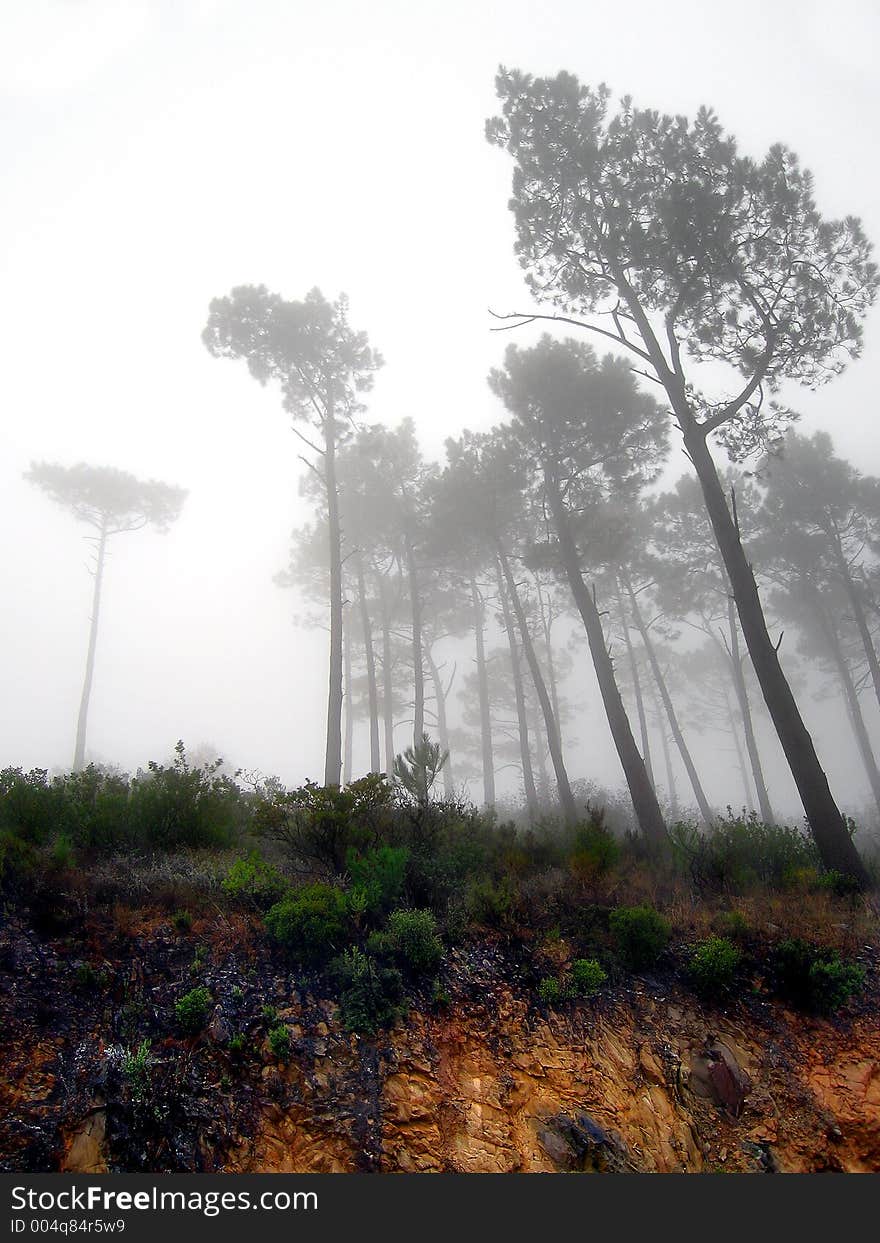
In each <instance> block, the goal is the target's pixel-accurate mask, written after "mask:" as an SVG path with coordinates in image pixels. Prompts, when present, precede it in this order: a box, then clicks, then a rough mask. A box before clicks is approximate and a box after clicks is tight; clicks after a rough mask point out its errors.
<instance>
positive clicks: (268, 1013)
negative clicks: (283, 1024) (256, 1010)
mask: <svg viewBox="0 0 880 1243" xmlns="http://www.w3.org/2000/svg"><path fill="white" fill-rule="evenodd" d="M260 1014H261V1015H262V1016H263V1018H264V1019H265V1020H266V1022H267V1023H274V1022H275V1020H276V1019H277V1018H278V1011H277V1010H276V1008H275V1006H261V1007H260Z"/></svg>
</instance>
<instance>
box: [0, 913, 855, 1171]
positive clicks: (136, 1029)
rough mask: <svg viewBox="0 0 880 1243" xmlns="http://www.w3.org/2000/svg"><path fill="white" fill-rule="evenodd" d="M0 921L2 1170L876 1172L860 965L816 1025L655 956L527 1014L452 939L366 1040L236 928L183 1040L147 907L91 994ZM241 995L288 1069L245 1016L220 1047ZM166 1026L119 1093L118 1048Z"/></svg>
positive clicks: (509, 987)
mask: <svg viewBox="0 0 880 1243" xmlns="http://www.w3.org/2000/svg"><path fill="white" fill-rule="evenodd" d="M4 938H5V941H4V945H3V947H2V959H0V961H2V965H3V971H2V977H0V988H2V993H0V1012H2V1020H3V1025H2V1035H0V1057H2V1059H3V1064H4V1066H5V1067H6V1068H7V1074H8V1080H7V1082H6V1084H5V1086H3V1087H2V1089H0V1091H2V1120H0V1152H2V1153H5V1154H6V1156H5V1158H4V1160H3V1162H2V1166H3V1168H6V1169H17V1170H35V1169H63V1170H73V1171H81V1172H100V1171H105V1170H111V1171H112V1170H123V1169H155V1170H170V1169H177V1170H180V1169H191V1170H223V1171H229V1172H244V1171H248V1172H270V1171H286V1172H321V1171H355V1170H360V1171H364V1170H368V1171H382V1172H386V1171H390V1172H395V1171H396V1172H401V1171H445V1170H453V1171H468V1172H481V1171H490V1172H508V1171H553V1170H585V1171H603V1170H614V1171H617V1170H633V1171H661V1172H671V1171H681V1172H699V1171H705V1170H709V1171H725V1170H726V1171H730V1172H734V1171H759V1170H763V1171H768V1172H769V1171H783V1172H792V1171H813V1170H841V1171H868V1170H878V1169H880V1032H878V1027H877V1022H876V1014H877V990H876V973H875V972H872V973H871V980H872V983H871V987H870V993H869V995H867V996H866V997H865V999H864V1000H863V1002H862V1003H861V1006H860V1009H859V1012H858V1013H851V1014H849V1015H848V1016H844V1017H840V1018H837V1019H835V1020H823V1019H818V1018H810V1017H805V1016H804V1015H802V1014H795V1013H793V1012H789V1011H787V1010H785V1009H783V1008H781V1007H780V1006H779V1005H778V1004H776V1003H772V1002H770V1001H767V1000H763V999H762V998H761V997H760V996H759V995H757V994H755V995H751V996H749V997H748V998H745V999H741V1000H740V1001H739V1002H737V1003H736V1004H735V1005H730V1006H728V1007H720V1008H706V1007H704V1006H703V1005H701V1004H700V1003H699V1002H698V1001H697V1000H696V999H695V998H694V996H693V995H692V994H691V993H689V992H686V991H685V990H683V989H682V988H681V987H680V986H678V985H676V984H675V982H674V981H672V980H671V979H665V978H664V977H663V975H662V973H659V974H658V975H657V976H650V977H636V978H634V979H631V980H630V981H629V982H628V984H627V985H626V986H624V987H620V988H618V989H616V990H612V991H611V992H609V993H608V994H607V995H606V996H603V997H602V998H601V999H599V1000H595V1001H592V1002H586V1003H582V1004H579V1005H572V1006H569V1007H564V1008H562V1009H560V1010H558V1011H549V1012H548V1011H547V1010H545V1009H543V1008H542V1007H540V1006H538V1005H536V1003H535V1001H534V995H533V992H532V991H531V990H527V989H526V988H525V987H524V986H523V984H522V981H521V979H520V977H519V975H518V970H517V965H516V962H515V961H512V959H511V955H510V953H509V952H505V951H502V950H501V949H499V948H497V947H496V948H490V947H486V946H482V947H477V946H472V947H467V948H461V949H458V950H456V951H454V953H453V955H452V960H451V962H450V965H449V968H448V971H447V977H448V978H447V985H448V990H449V994H450V1001H449V1004H448V1005H447V1006H445V1007H443V1008H442V1009H438V1008H436V1007H433V1006H431V1005H430V1003H429V1002H428V1000H427V998H426V999H425V1000H424V1001H423V1002H419V1001H418V1000H417V1001H416V1004H415V1005H414V1008H413V1009H412V1010H411V1011H410V1013H409V1015H408V1017H407V1018H406V1019H405V1020H404V1021H402V1022H400V1023H398V1024H397V1026H396V1027H395V1028H394V1029H393V1030H391V1031H390V1032H387V1033H384V1034H382V1035H381V1036H380V1037H379V1038H378V1039H377V1040H375V1041H373V1040H366V1039H363V1038H359V1037H357V1036H353V1035H351V1034H349V1033H346V1032H345V1031H344V1030H342V1027H341V1024H340V1023H339V1020H338V1014H337V1012H336V1007H335V1006H334V1004H333V1003H332V1002H330V1001H328V1000H326V999H325V998H323V997H322V996H321V995H320V989H319V988H318V986H317V982H316V981H313V982H312V983H311V986H310V984H309V982H308V981H304V980H303V979H300V978H295V977H292V976H290V975H287V974H283V973H282V974H278V973H277V964H276V966H275V967H274V968H273V967H272V966H271V965H270V964H268V963H266V962H264V961H261V960H260V958H259V957H258V956H257V955H255V952H254V949H253V947H250V948H249V947H248V946H247V945H246V944H243V945H237V946H235V947H234V948H233V949H231V950H229V951H228V952H225V953H216V954H215V955H214V958H213V960H212V961H211V962H210V963H207V964H205V966H204V975H203V979H204V981H205V982H206V983H207V985H208V987H209V988H210V989H211V991H212V994H213V996H214V997H215V998H216V999H217V1006H216V1010H215V1012H214V1015H213V1017H212V1020H211V1023H210V1026H209V1028H208V1030H207V1031H206V1032H205V1033H204V1034H202V1035H201V1036H199V1037H197V1038H191V1039H182V1038H180V1036H179V1034H172V1033H171V1032H170V1031H169V1023H168V1018H167V1016H168V1014H169V1012H171V1010H172V1008H173V1002H172V999H173V997H174V996H175V995H179V992H180V987H181V984H180V980H181V978H183V979H184V980H186V979H187V977H186V976H185V975H183V976H182V975H181V972H182V966H181V964H182V962H183V955H182V951H181V946H180V938H175V936H174V934H173V933H172V932H171V931H169V930H168V928H167V923H166V925H164V926H163V925H162V924H161V922H160V921H158V920H157V921H154V923H153V924H152V925H149V924H144V925H143V926H142V927H141V928H140V929H139V931H138V932H137V933H136V934H134V935H132V934H131V933H130V932H129V934H128V935H127V936H126V938H125V942H124V952H123V948H122V947H121V946H120V945H116V944H110V945H108V944H103V945H102V946H101V947H100V948H101V952H102V953H103V954H104V955H105V957H104V960H103V961H104V968H103V971H104V976H102V977H101V982H100V989H99V990H98V992H97V993H96V992H95V991H94V989H92V988H91V987H90V988H89V989H85V990H84V989H83V988H82V987H75V986H72V985H71V983H70V981H71V978H72V974H73V973H74V972H75V968H74V965H73V964H72V962H71V959H70V956H69V953H67V954H66V953H65V947H64V945H63V944H62V943H56V944H49V945H45V944H44V945H42V946H40V945H37V944H36V943H35V942H34V941H33V940H32V939H28V938H27V937H25V936H23V935H22V932H21V929H18V930H16V929H13V928H11V927H8V928H7V929H6V930H5V933H4ZM93 948H97V947H93ZM68 949H69V947H68ZM82 974H83V973H82V972H80V977H82ZM231 981H237V983H231ZM257 999H260V1000H261V1001H263V1002H265V1001H271V1003H272V1005H273V1006H274V1008H275V1009H276V1010H277V1020H276V1021H280V1022H284V1023H286V1024H287V1025H288V1027H289V1031H290V1035H291V1050H292V1052H291V1057H290V1060H289V1061H287V1062H285V1063H278V1062H277V1061H276V1060H275V1058H274V1057H273V1055H272V1053H271V1050H270V1049H269V1046H268V1042H266V1041H265V1039H264V1028H263V1027H261V1026H260V1025H259V1024H256V1025H254V1024H251V1028H250V1031H251V1033H252V1034H251V1037H250V1038H249V1043H248V1047H247V1048H246V1049H245V1051H244V1052H243V1054H242V1055H240V1056H238V1057H236V1056H234V1055H233V1054H232V1053H231V1052H230V1050H229V1047H228V1040H229V1034H230V1032H231V1031H232V1030H240V1029H241V1028H242V1026H243V1020H242V1015H243V1014H244V1013H245V1012H246V1011H248V1010H249V1012H250V1013H251V1014H253V1013H255V1012H257V1011H258V1009H259V1007H256V1006H255V1001H256V1000H257ZM128 1011H134V1015H133V1017H132V1015H131V1014H130V1013H128ZM163 1016H164V1018H163ZM163 1021H164V1024H165V1030H166V1032H169V1034H167V1035H166V1036H164V1037H163V1038H154V1039H153V1043H152V1046H151V1058H152V1064H151V1067H150V1071H149V1076H148V1078H147V1080H145V1081H144V1082H143V1083H142V1084H141V1086H140V1087H138V1085H137V1083H136V1082H135V1081H134V1080H133V1079H132V1076H131V1074H130V1069H129V1071H126V1070H125V1063H124V1050H125V1049H127V1050H128V1051H129V1052H130V1051H131V1049H132V1048H133V1047H135V1044H136V1041H137V1038H138V1037H139V1036H140V1035H141V1034H142V1032H143V1031H145V1030H152V1031H155V1030H156V1029H157V1025H158V1026H159V1027H161V1024H162V1022H163ZM126 1024H127V1025H128V1026H126Z"/></svg>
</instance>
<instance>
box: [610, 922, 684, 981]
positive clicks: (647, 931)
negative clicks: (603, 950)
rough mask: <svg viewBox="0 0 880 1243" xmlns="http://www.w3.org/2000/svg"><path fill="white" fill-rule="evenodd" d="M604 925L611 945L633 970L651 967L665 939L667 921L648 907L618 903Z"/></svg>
mask: <svg viewBox="0 0 880 1243" xmlns="http://www.w3.org/2000/svg"><path fill="white" fill-rule="evenodd" d="M608 926H609V928H610V930H611V937H612V940H613V941H614V945H615V948H616V949H617V951H618V953H619V954H620V956H621V958H622V959H623V961H624V962H625V963H626V965H627V966H628V967H630V968H632V969H633V970H634V971H638V970H641V969H642V968H645V967H651V966H653V964H654V963H655V962H656V961H657V959H658V958H659V957H660V955H661V953H662V952H663V950H664V949H665V948H666V945H667V942H668V941H669V933H670V928H669V923H668V921H667V920H666V919H664V918H663V916H662V915H661V914H660V912H659V911H655V910H654V908H653V907H652V906H619V907H617V909H616V910H613V911H612V912H611V914H610V916H609V917H608Z"/></svg>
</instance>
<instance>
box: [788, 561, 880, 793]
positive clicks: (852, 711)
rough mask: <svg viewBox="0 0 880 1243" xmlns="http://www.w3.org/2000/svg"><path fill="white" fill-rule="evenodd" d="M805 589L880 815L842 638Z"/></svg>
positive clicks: (878, 783) (877, 781) (875, 775)
mask: <svg viewBox="0 0 880 1243" xmlns="http://www.w3.org/2000/svg"><path fill="white" fill-rule="evenodd" d="M804 586H805V588H806V590H807V594H808V595H809V598H810V602H811V604H812V607H813V609H814V610H815V613H816V616H817V618H818V619H819V622H820V624H821V626H822V631H823V633H824V635H825V641H826V642H827V644H828V651H829V653H830V655H831V659H832V660H833V662H834V667H835V669H836V670H837V676H838V678H839V680H840V685H841V686H842V687H843V693H844V695H845V697H846V705H847V707H848V709H849V719H850V724H851V725H852V728H853V733H854V734H855V736H856V743H857V745H858V748H859V754H860V755H861V757H862V763H863V764H864V766H865V772H866V773H867V775H868V781H869V782H870V785H871V791H872V793H873V795H874V802H875V803H876V804H877V810H878V811H880V772H878V770H877V761H876V759H875V757H874V752H873V749H872V747H871V740H870V738H869V737H868V730H867V728H866V726H865V718H864V716H863V715H862V705H861V704H860V703H859V696H858V692H857V691H856V688H855V685H854V683H853V679H852V674H851V673H850V670H849V665H848V664H847V663H846V657H845V656H844V654H843V648H842V647H841V644H840V635H839V634H838V633H837V627H836V625H835V624H834V618H833V617H832V616H831V614H830V613H829V612H828V611H827V610H826V608H825V607H824V605H823V603H822V600H821V597H820V595H819V592H818V590H817V589H816V587H815V586H813V585H812V584H811V583H807V582H806V581H805V582H804Z"/></svg>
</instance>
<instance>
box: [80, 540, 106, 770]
mask: <svg viewBox="0 0 880 1243" xmlns="http://www.w3.org/2000/svg"><path fill="white" fill-rule="evenodd" d="M107 539H108V536H107V523H106V521H104V522H103V523H102V524H101V534H100V536H99V537H98V551H97V560H96V562H95V589H94V592H93V593H92V620H91V624H90V626H89V649H88V653H87V654H86V676H85V679H84V680H83V688H82V695H81V697H80V701H79V716H78V717H77V721H76V745H75V746H74V751H73V771H74V772H76V773H78V772H81V771H82V769H83V767H84V765H85V759H86V729H87V727H88V722H89V700H90V699H91V697H92V678H93V677H94V674H95V649H96V648H97V646H98V615H99V614H100V611H101V586H102V583H103V581H104V557H105V554H106V552H107Z"/></svg>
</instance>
